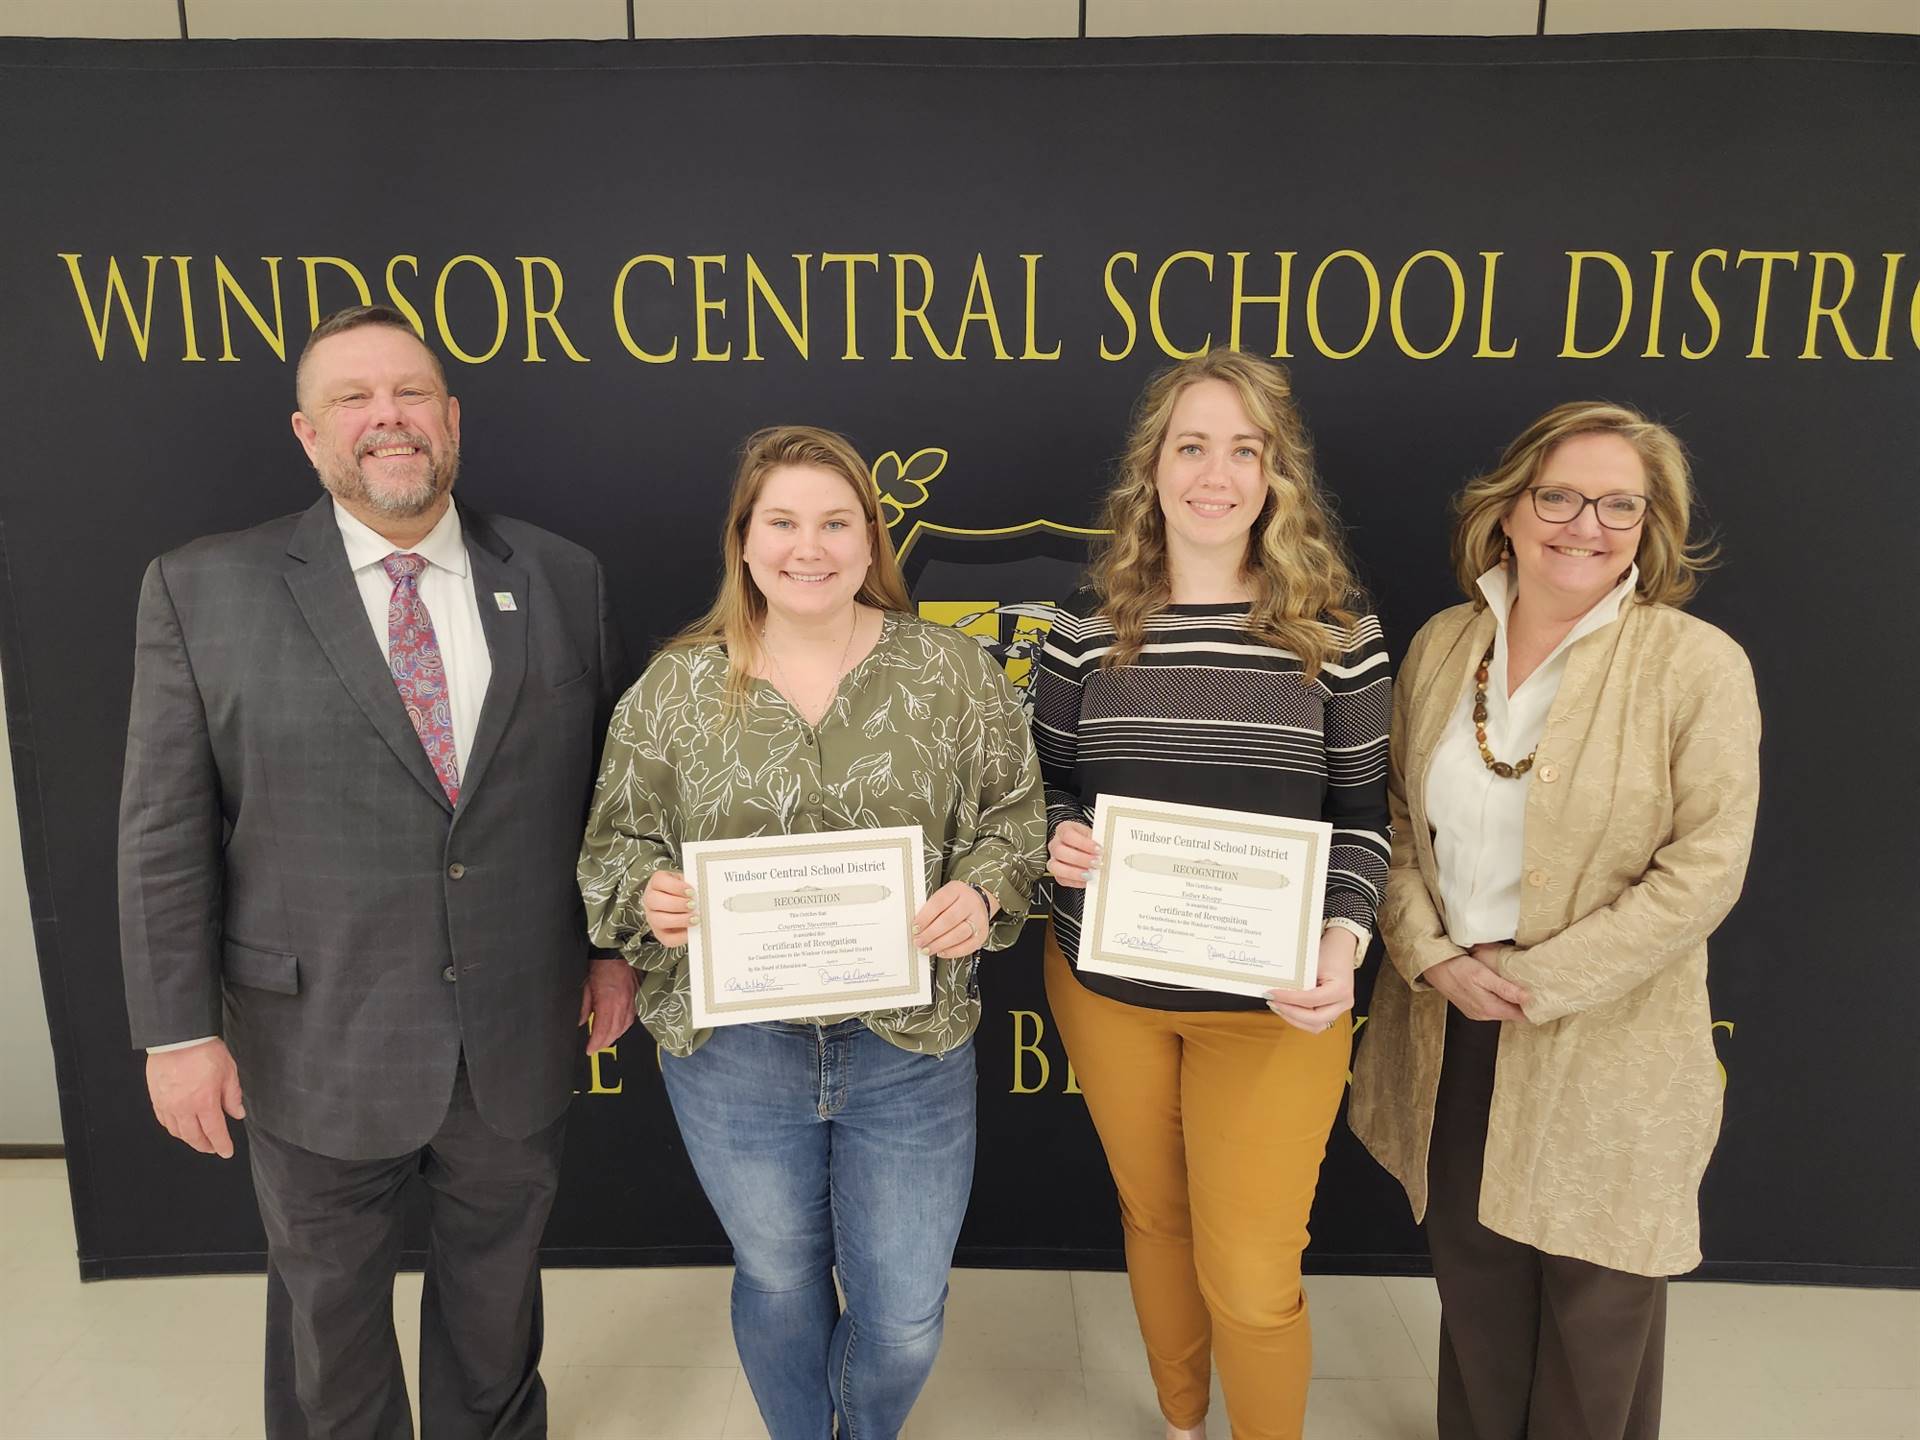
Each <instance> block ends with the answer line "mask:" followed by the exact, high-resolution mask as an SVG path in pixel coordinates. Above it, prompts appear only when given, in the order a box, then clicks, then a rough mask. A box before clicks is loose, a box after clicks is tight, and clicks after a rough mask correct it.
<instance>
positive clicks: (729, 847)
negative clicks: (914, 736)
mask: <svg viewBox="0 0 1920 1440" xmlns="http://www.w3.org/2000/svg"><path fill="white" fill-rule="evenodd" d="M924 844H925V839H924V836H923V834H922V832H921V830H920V828H919V827H918V826H907V827H893V828H889V829H884V830H864V831H861V830H849V831H822V832H821V833H819V834H817V835H767V836H759V837H755V838H753V839H747V840H738V841H733V840H725V841H721V840H709V841H700V842H695V843H694V844H692V845H689V846H688V847H687V848H689V849H693V850H694V851H695V854H694V856H693V859H692V865H691V873H690V874H689V875H688V877H687V878H688V879H689V880H690V881H691V882H692V883H693V888H694V893H695V894H696V895H698V896H699V897H700V906H701V911H702V929H703V930H709V928H710V927H709V926H708V925H707V922H706V916H707V914H708V906H709V905H710V904H712V903H713V897H715V896H717V895H718V894H719V893H720V891H721V889H722V888H723V886H722V885H721V884H720V883H719V882H718V881H716V880H714V879H713V876H712V873H711V872H712V867H713V866H715V865H737V864H742V863H751V862H753V861H755V860H768V861H778V860H782V859H788V858H791V857H793V856H794V855H795V854H796V853H803V854H805V855H806V856H807V857H808V858H810V859H811V858H819V857H823V856H830V855H841V854H850V853H854V852H859V851H865V852H868V853H871V852H873V851H897V852H898V855H899V864H900V874H901V879H902V882H903V883H902V884H901V886H900V894H899V895H898V896H896V897H892V898H894V900H895V901H896V903H898V905H899V906H900V928H901V933H902V934H903V935H905V936H907V937H908V941H907V943H908V945H909V948H911V944H912V941H911V937H912V934H913V917H914V915H915V914H917V913H918V911H919V908H920V903H921V902H920V900H919V898H918V897H919V892H920V891H921V890H922V889H924V888H925V883H926V881H925V865H924V863H923V859H922V856H923V853H924V849H923V847H924ZM827 888H836V889H846V888H848V887H847V886H845V885H840V886H833V887H827ZM705 939H706V936H705V935H704V934H703V935H702V936H701V944H702V956H703V963H702V964H700V965H699V966H693V964H692V956H691V952H690V953H689V957H688V964H689V966H690V967H691V968H692V969H694V970H697V972H698V974H697V976H696V977H694V978H696V979H697V981H698V983H699V992H698V994H690V995H689V997H688V998H689V1002H690V1003H691V1004H695V1005H696V1007H697V1012H698V1013H696V1015H695V1017H694V1018H695V1020H696V1022H697V1023H699V1024H701V1025H702V1026H703V1027H704V1026H705V1025H708V1024H711V1023H713V1022H714V1021H715V1020H724V1017H728V1016H735V1015H743V1016H747V1017H748V1018H774V1017H772V1016H763V1015H762V1014H761V1013H760V1012H765V1011H770V1010H779V1011H781V1012H783V1013H784V1014H786V1015H788V1016H794V1017H805V1018H812V1017H815V1016H819V1017H825V1016H830V1015H852V1014H859V1013H862V1012H864V1011H868V1010H891V1009H897V1008H898V1007H899V1005H901V1004H912V1003H916V1002H919V1001H921V1000H922V999H923V993H922V992H923V991H927V990H928V985H927V984H925V983H923V980H924V981H930V978H931V974H932V971H931V961H929V960H928V959H927V958H925V957H924V956H921V955H919V954H918V953H913V954H911V955H910V956H909V957H908V961H907V965H906V976H907V978H906V979H905V981H903V982H900V983H888V984H884V985H876V986H872V987H867V988H857V989H856V988H842V989H835V990H827V991H822V992H817V993H811V994H809V993H794V992H792V991H784V992H782V993H780V994H779V995H777V996H772V995H755V994H744V995H740V996H736V997H731V998H725V999H723V998H720V996H719V995H718V993H717V991H716V989H715V984H714V967H713V966H712V965H711V964H708V963H704V956H705ZM929 993H930V992H929Z"/></svg>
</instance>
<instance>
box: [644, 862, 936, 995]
mask: <svg viewBox="0 0 1920 1440" xmlns="http://www.w3.org/2000/svg"><path fill="white" fill-rule="evenodd" d="M922 843H923V842H922V839H921V835H920V827H919V826H918V825H907V826H902V827H900V828H899V829H894V830H838V831H833V832H830V833H827V834H822V835H762V836H758V837H756V838H754V839H751V840H695V841H690V842H688V843H687V844H686V845H685V846H683V847H681V854H682V859H683V860H684V862H685V864H686V877H687V880H688V882H689V883H690V884H691V885H692V886H693V892H694V895H695V896H696V897H697V904H698V906H699V914H700V923H699V924H698V925H695V926H694V927H692V929H690V930H689V931H688V932H687V964H688V967H689V971H688V976H689V979H690V981H691V982H692V995H693V1023H694V1024H695V1025H696V1026H698V1027H700V1028H702V1029H704V1028H706V1027H707V1026H710V1025H739V1024H742V1023H744V1022H746V1021H749V1020H801V1019H806V1020H811V1019H815V1018H817V1017H823V1016H828V1015H851V1014H856V1013H858V1012H860V1011H864V1010H894V1009H898V1008H900V1007H902V1006H908V1005H927V1004H931V1003H932V1000H933V967H932V964H931V962H929V961H928V960H927V959H926V958H925V957H923V956H922V955H921V954H920V950H919V947H918V946H916V945H915V944H914V941H913V917H914V916H915V915H916V914H918V913H919V911H920V907H921V906H922V905H924V904H925V903H926V898H927V880H926V870H925V867H924V866H923V865H922V863H921V846H922Z"/></svg>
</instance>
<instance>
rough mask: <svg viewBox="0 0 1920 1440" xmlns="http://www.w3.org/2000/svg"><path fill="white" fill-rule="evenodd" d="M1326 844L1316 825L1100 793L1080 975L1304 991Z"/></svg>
mask: <svg viewBox="0 0 1920 1440" xmlns="http://www.w3.org/2000/svg"><path fill="white" fill-rule="evenodd" d="M1062 828H1064V827H1062ZM1332 836H1333V828H1332V826H1330V825H1328V824H1326V823H1325V822H1324V821H1320V820H1294V819H1288V818H1284V817H1278V816H1271V815H1255V814H1251V813H1248V812H1246V811H1239V810H1216V809H1211V808H1207V807H1203V806H1198V805H1175V804H1170V803H1167V802H1163V801H1151V800H1134V799H1129V798H1126V797H1124V796H1115V795H1102V796H1101V797H1100V798H1099V800H1098V802H1097V803H1096V804H1095V806H1094V812H1093V832H1092V838H1093V841H1094V844H1095V847H1096V850H1097V853H1098V855H1099V856H1100V863H1099V865H1098V866H1097V867H1095V868H1093V869H1092V870H1091V872H1090V873H1091V877H1092V878H1091V879H1090V881H1089V882H1088V885H1087V900H1086V910H1085V918H1084V919H1083V921H1082V922H1081V927H1080V955H1079V965H1080V968H1081V969H1083V970H1090V971H1094V972H1096V973H1102V974H1109V975H1123V976H1126V977H1128V978H1130V979H1135V980H1151V981H1157V982H1159V983H1161V984H1173V985H1187V986H1192V987H1195V988H1200V989H1207V990H1220V991H1225V992H1226V993H1228V994H1235V995H1258V996H1262V997H1264V996H1266V994H1267V992H1268V991H1270V990H1273V989H1276V988H1278V989H1284V990H1306V989H1307V988H1308V987H1309V986H1313V985H1314V984H1315V981H1316V979H1317V978H1318V970H1319V946H1320V920H1321V907H1322V902H1323V900H1324V897H1325V893H1326V884H1327V850H1328V847H1329V845H1330V843H1331V840H1332ZM1056 878H1058V877H1057V876H1056ZM1323 1028H1324V1027H1323Z"/></svg>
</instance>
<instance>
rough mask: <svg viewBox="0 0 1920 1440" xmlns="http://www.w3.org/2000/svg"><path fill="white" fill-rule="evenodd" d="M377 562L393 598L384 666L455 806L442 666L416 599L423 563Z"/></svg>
mask: <svg viewBox="0 0 1920 1440" xmlns="http://www.w3.org/2000/svg"><path fill="white" fill-rule="evenodd" d="M380 564H381V566H382V567H383V568H385V570H386V572H387V577H388V578H389V579H390V580H392V581H393V597H392V598H391V599H390V600H388V601H387V665H388V668H390V669H391V670H392V671H393V683H394V685H395V686H397V687H398V688H399V691H400V699H401V700H402V701H403V702H404V703H405V704H406V707H407V719H409V720H411V721H412V722H413V731H414V734H416V735H418V736H419V737H420V744H421V745H422V746H423V747H424V748H425V750H426V752H427V759H428V761H430V762H431V763H432V765H433V773H434V774H435V775H438V776H439V777H440V784H441V787H442V788H443V789H445V790H446V792H447V799H449V800H450V801H452V802H453V803H455V804H456V805H457V804H459V802H460V757H459V755H458V754H456V753H455V751H454V748H453V708H452V704H451V702H450V700H449V698H448V694H447V667H446V665H445V664H444V663H443V662H442V660H441V659H440V642H439V641H437V640H435V639H434V638H433V617H432V616H431V615H429V614H428V613H427V605H426V602H425V601H424V600H422V599H421V598H420V572H421V571H422V570H425V569H426V568H427V562H426V561H425V560H423V559H422V558H421V557H420V556H418V555H402V554H400V553H398V552H395V553H394V554H392V555H389V556H387V558H386V559H384V560H382V561H381V562H380Z"/></svg>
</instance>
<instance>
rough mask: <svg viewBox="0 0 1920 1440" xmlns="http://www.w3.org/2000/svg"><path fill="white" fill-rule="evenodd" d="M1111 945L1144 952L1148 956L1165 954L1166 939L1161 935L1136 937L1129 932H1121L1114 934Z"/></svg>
mask: <svg viewBox="0 0 1920 1440" xmlns="http://www.w3.org/2000/svg"><path fill="white" fill-rule="evenodd" d="M1113 943H1114V944H1116V945H1124V946H1126V947H1127V948H1128V949H1129V950H1144V951H1145V952H1146V953H1147V954H1149V955H1164V954H1166V953H1167V942H1166V937H1165V936H1161V935H1136V934H1134V933H1133V932H1132V931H1130V930H1121V931H1116V932H1114V937H1113Z"/></svg>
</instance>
